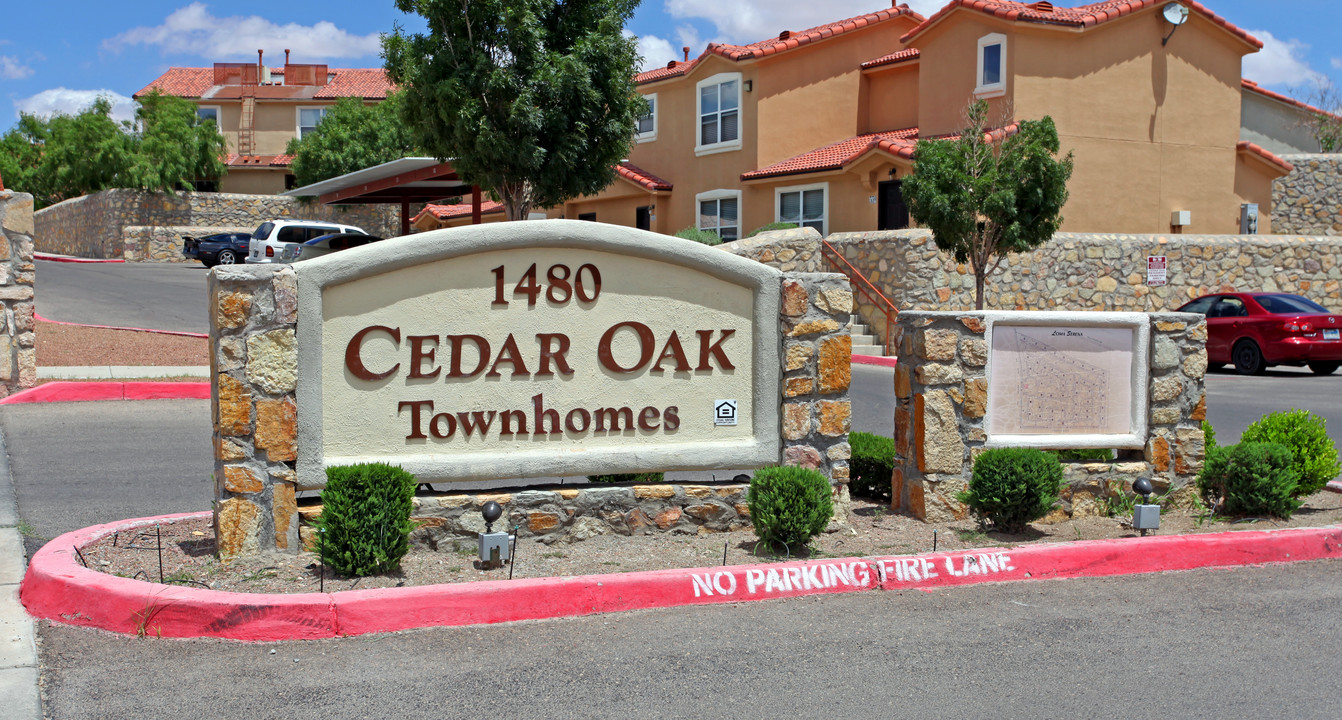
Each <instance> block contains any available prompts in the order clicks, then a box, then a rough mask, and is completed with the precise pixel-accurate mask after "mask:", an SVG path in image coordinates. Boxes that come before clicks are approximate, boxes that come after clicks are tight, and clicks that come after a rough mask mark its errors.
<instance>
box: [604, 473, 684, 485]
mask: <svg viewBox="0 0 1342 720" xmlns="http://www.w3.org/2000/svg"><path fill="white" fill-rule="evenodd" d="M587 482H594V483H659V482H666V473H660V472H641V473H614V474H612V475H588V476H587Z"/></svg>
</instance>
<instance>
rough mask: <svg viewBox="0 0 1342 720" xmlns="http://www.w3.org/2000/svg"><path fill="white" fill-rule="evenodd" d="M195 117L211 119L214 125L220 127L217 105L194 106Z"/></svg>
mask: <svg viewBox="0 0 1342 720" xmlns="http://www.w3.org/2000/svg"><path fill="white" fill-rule="evenodd" d="M196 117H198V118H200V119H201V120H213V121H214V126H215V127H221V124H220V121H219V106H218V105H202V106H199V107H197V108H196Z"/></svg>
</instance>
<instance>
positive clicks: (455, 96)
mask: <svg viewBox="0 0 1342 720" xmlns="http://www.w3.org/2000/svg"><path fill="white" fill-rule="evenodd" d="M638 3H639V0H396V6H397V8H399V9H400V10H401V11H402V12H406V13H417V14H419V15H421V16H423V17H424V18H425V19H426V20H427V21H428V22H427V25H428V28H429V31H428V33H427V34H413V35H406V34H403V33H402V31H401V29H400V28H399V27H398V28H397V29H396V31H395V32H394V33H392V34H391V35H389V36H386V37H385V38H384V39H383V49H382V54H383V58H384V61H385V65H386V69H387V74H388V76H389V77H390V78H391V80H392V81H393V82H395V83H396V84H397V85H398V86H399V87H400V88H402V90H401V91H402V92H403V93H404V94H405V96H406V97H405V104H404V105H403V112H402V115H403V117H404V118H405V121H406V123H407V124H408V125H410V126H411V127H412V128H413V130H414V132H415V137H416V141H417V144H418V146H419V147H420V148H421V149H423V150H424V151H425V152H427V153H429V154H432V155H434V156H435V157H438V158H440V159H443V160H448V159H450V160H451V162H452V165H453V167H454V168H456V170H457V172H458V173H460V175H461V176H462V178H463V179H464V180H466V181H467V182H471V183H474V184H476V185H479V186H481V187H484V188H489V189H491V190H493V192H494V193H495V194H496V195H497V196H498V197H499V199H500V201H501V202H502V203H503V204H504V206H505V208H506V209H507V213H508V219H510V220H519V219H522V218H525V217H526V216H527V213H528V212H529V211H530V209H531V208H532V207H533V206H536V207H550V206H554V205H559V204H561V203H563V202H564V201H565V200H568V199H570V198H573V197H577V196H579V195H584V194H592V193H597V192H600V191H601V190H603V189H604V188H605V187H606V186H607V185H609V184H610V183H611V182H613V181H614V179H615V171H614V166H615V164H616V163H618V162H619V161H620V159H621V158H624V157H626V155H627V154H628V152H629V147H630V144H631V142H632V139H633V136H634V129H635V122H636V120H637V118H638V116H639V115H640V114H641V113H643V112H645V111H646V107H647V105H646V103H645V102H644V100H643V99H642V98H641V97H639V95H638V94H637V93H636V92H635V91H634V81H633V78H634V74H635V72H636V71H637V61H638V52H637V49H636V44H635V41H634V39H633V38H630V37H626V36H625V35H624V23H625V21H626V20H628V19H629V17H630V16H631V15H632V14H633V12H634V9H635V8H636V7H637V6H638Z"/></svg>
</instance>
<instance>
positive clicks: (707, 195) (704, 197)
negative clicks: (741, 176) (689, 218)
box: [694, 190, 745, 240]
mask: <svg viewBox="0 0 1342 720" xmlns="http://www.w3.org/2000/svg"><path fill="white" fill-rule="evenodd" d="M729 199H734V200H736V239H737V240H741V239H743V238H744V237H745V234H744V233H742V232H741V218H742V217H744V213H743V212H742V210H743V208H742V207H741V191H740V190H709V191H708V192H702V193H699V194H698V195H695V196H694V226H695V227H696V228H698V229H700V230H707V231H709V232H714V233H717V235H718V237H722V232H721V231H720V228H721V227H722V222H721V220H722V215H721V214H719V215H718V225H717V227H711V228H706V227H704V226H703V225H702V224H700V221H702V220H703V213H701V212H700V211H699V204H700V203H702V202H706V201H708V200H729ZM719 207H721V206H719Z"/></svg>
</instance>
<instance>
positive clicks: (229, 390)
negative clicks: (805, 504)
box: [209, 265, 853, 556]
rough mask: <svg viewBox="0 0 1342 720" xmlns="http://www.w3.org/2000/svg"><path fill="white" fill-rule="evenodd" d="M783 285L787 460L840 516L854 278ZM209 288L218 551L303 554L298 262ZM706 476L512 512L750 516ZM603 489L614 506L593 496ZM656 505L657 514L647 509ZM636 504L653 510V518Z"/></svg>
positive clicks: (462, 503) (715, 518)
mask: <svg viewBox="0 0 1342 720" xmlns="http://www.w3.org/2000/svg"><path fill="white" fill-rule="evenodd" d="M780 293H781V294H782V303H781V313H782V314H781V316H780V318H779V322H780V324H781V328H782V332H783V335H784V341H783V348H782V350H783V352H782V354H781V356H780V360H781V361H782V362H783V363H784V367H783V368H781V372H780V375H781V376H782V377H781V387H780V388H779V396H780V398H781V399H782V408H781V410H780V412H781V413H782V416H783V423H782V428H781V433H782V457H781V458H780V462H784V463H785V464H790V465H801V466H805V467H811V468H815V469H818V470H820V471H821V472H823V473H825V474H826V476H828V477H829V478H830V480H831V482H833V483H834V494H835V499H836V516H838V517H839V518H842V517H844V513H846V506H847V501H848V497H849V496H848V478H849V472H848V461H849V457H850V454H851V451H850V447H849V444H848V430H849V426H850V422H851V416H852V404H851V402H850V400H849V395H848V387H849V383H850V381H851V378H852V370H851V367H850V364H849V361H850V357H851V353H852V338H851V335H850V329H851V322H852V308H853V296H852V293H851V291H850V290H849V287H848V279H847V278H845V277H844V276H842V275H837V274H820V273H784V274H783V277H782V282H781V286H780ZM209 295H210V339H211V345H212V352H211V357H210V364H211V374H212V376H213V378H214V381H213V388H212V393H211V418H212V421H213V425H214V438H213V439H214V453H215V455H214V457H215V463H214V466H215V473H214V481H215V499H216V503H215V511H214V523H215V533H216V537H217V538H218V548H219V552H220V554H221V555H224V556H232V555H249V554H255V553H258V552H264V551H272V550H274V551H280V552H291V553H296V552H298V550H299V549H300V535H299V531H300V528H299V514H298V506H297V503H296V501H295V492H296V491H298V490H307V489H315V488H305V487H300V486H299V485H298V477H297V474H296V473H295V471H294V462H295V460H296V459H297V456H298V448H297V426H298V412H297V407H298V406H297V402H296V395H295V390H296V388H297V384H298V351H297V346H296V344H295V339H296V330H297V326H298V314H297V302H298V286H297V276H296V275H295V273H294V269H293V268H292V267H290V266H283V267H278V268H277V267H275V266H269V265H234V266H229V267H218V268H216V269H215V270H214V271H212V272H211V273H210V280H209ZM646 469H647V470H650V471H653V470H662V469H664V468H646ZM699 488H700V486H678V485H659V486H652V487H651V488H649V489H638V488H634V489H632V490H631V489H629V488H593V489H587V490H579V491H577V493H576V494H573V493H570V492H569V491H568V490H563V491H550V490H526V491H521V492H518V493H516V494H512V493H508V494H507V495H508V500H509V503H510V506H509V510H510V514H509V521H510V522H513V524H524V525H525V527H526V528H527V533H529V534H536V535H546V536H547V537H548V536H549V535H550V534H551V533H555V534H556V537H560V536H563V537H576V536H580V535H590V534H591V533H597V532H615V533H623V534H630V533H632V532H634V531H636V530H637V531H640V532H641V531H645V530H646V531H652V530H653V528H656V530H657V531H684V530H685V529H687V528H690V527H691V526H693V528H695V530H694V531H695V532H698V528H701V527H702V528H705V529H706V530H705V531H714V530H719V529H728V528H733V527H740V526H742V525H743V524H745V523H747V522H748V519H747V514H746V513H744V512H743V508H744V507H745V505H744V503H745V500H744V496H743V495H742V493H741V492H740V490H739V489H736V490H731V491H729V492H726V494H724V488H722V487H717V488H715V489H713V490H712V492H711V494H710V493H708V492H707V491H705V490H701V489H699ZM471 498H474V499H471ZM479 498H480V496H475V495H472V496H467V495H461V494H454V495H449V496H445V497H431V498H423V499H421V500H420V513H421V514H423V515H424V516H425V517H427V518H434V517H437V518H440V521H435V522H438V524H439V525H440V526H441V527H442V528H443V532H444V533H453V532H458V531H460V530H462V529H463V528H465V527H473V525H470V523H471V522H473V520H472V519H471V518H470V517H466V518H465V519H460V518H462V517H463V515H462V512H458V510H461V509H462V508H470V509H478V506H479V505H481V504H483V502H485V501H487V500H483V501H482V500H480V499H479ZM489 499H495V500H498V499H499V496H492V497H491V498H489ZM606 500H609V501H610V503H609V505H606V504H596V503H597V501H603V502H604V501H606ZM500 502H501V504H502V501H500ZM435 508H436V509H435ZM653 509H655V510H656V513H655V514H654V515H651V516H648V512H649V511H650V510H653ZM635 510H640V511H641V512H642V514H643V516H647V517H652V518H653V519H652V522H651V525H649V524H647V523H646V522H645V520H646V517H643V516H640V515H638V514H635V513H634V511H635ZM463 512H464V511H463ZM467 515H472V514H471V513H467ZM617 515H618V517H617ZM584 518H586V519H584ZM514 521H516V522H514ZM523 521H524V522H523ZM462 523H466V524H465V525H463V524H462Z"/></svg>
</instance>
